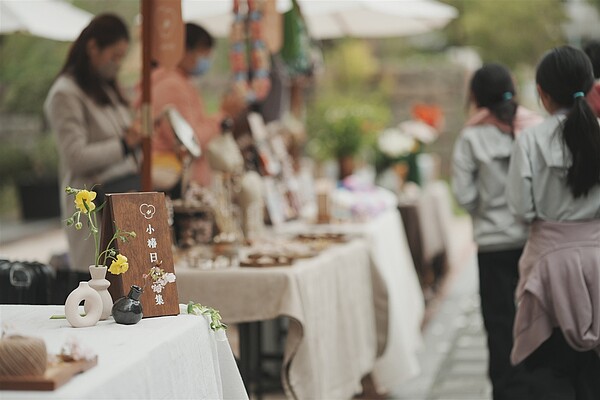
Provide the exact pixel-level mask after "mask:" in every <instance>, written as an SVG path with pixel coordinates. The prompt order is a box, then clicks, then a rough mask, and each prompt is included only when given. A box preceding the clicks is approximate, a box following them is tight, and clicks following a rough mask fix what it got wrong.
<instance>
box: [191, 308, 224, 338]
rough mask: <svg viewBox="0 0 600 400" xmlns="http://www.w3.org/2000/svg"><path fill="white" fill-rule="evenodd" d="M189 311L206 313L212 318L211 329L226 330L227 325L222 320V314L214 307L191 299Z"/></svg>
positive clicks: (197, 313)
mask: <svg viewBox="0 0 600 400" xmlns="http://www.w3.org/2000/svg"><path fill="white" fill-rule="evenodd" d="M187 313H188V314H191V315H204V316H207V317H209V318H210V329H212V330H213V331H217V330H219V329H222V330H226V329H227V325H225V324H224V323H222V322H221V314H219V311H217V310H215V309H214V308H212V307H207V306H203V305H202V304H200V303H194V302H193V301H190V302H189V303H188V305H187Z"/></svg>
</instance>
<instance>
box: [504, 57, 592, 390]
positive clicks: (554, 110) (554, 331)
mask: <svg viewBox="0 0 600 400" xmlns="http://www.w3.org/2000/svg"><path fill="white" fill-rule="evenodd" d="M536 83H537V89H538V94H539V96H540V99H541V101H542V103H543V105H544V108H545V109H546V110H547V111H548V113H549V114H550V116H549V117H547V118H546V119H545V120H544V121H543V122H542V123H541V124H539V125H537V126H535V127H533V128H531V129H528V130H527V131H526V132H523V134H521V135H520V136H519V137H518V138H517V140H516V142H515V146H514V148H513V152H512V157H511V163H510V167H509V171H508V183H507V188H506V196H507V199H508V204H509V207H510V209H511V211H512V212H513V213H514V215H515V216H517V218H519V219H520V220H521V221H525V222H531V231H530V234H529V238H528V241H527V245H526V246H525V250H524V252H523V256H522V258H521V260H520V263H519V273H520V280H519V285H518V287H517V293H516V294H517V301H518V303H517V313H516V319H515V329H514V335H515V336H514V347H513V350H512V354H511V360H512V362H513V363H514V364H519V363H521V365H524V366H525V367H526V369H527V370H528V372H529V373H530V376H531V393H530V395H529V396H528V397H527V398H528V399H531V400H542V399H543V400H550V399H560V400H575V399H577V400H586V399H590V400H591V399H600V379H599V378H600V124H599V121H598V119H596V117H595V115H594V113H593V112H592V110H591V108H590V106H589V104H588V102H587V101H586V99H585V95H586V94H587V93H589V91H590V90H591V88H592V86H593V84H594V77H593V74H592V64H591V63H590V60H589V59H588V58H587V57H586V55H585V54H584V53H583V52H582V51H581V50H577V49H575V48H573V47H570V46H563V47H559V48H556V49H553V50H551V51H550V52H548V53H547V54H546V55H545V56H544V57H543V58H542V60H541V62H540V64H539V65H538V67H537V72H536Z"/></svg>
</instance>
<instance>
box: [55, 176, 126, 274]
mask: <svg viewBox="0 0 600 400" xmlns="http://www.w3.org/2000/svg"><path fill="white" fill-rule="evenodd" d="M65 192H67V194H68V195H72V196H73V197H75V212H74V213H73V215H72V216H71V217H70V218H68V219H67V220H66V224H67V226H74V227H75V229H77V230H80V229H82V228H83V223H82V222H81V217H82V216H83V218H84V219H85V220H87V226H88V228H89V230H90V233H89V235H91V236H92V238H93V240H94V247H95V252H94V265H96V266H99V265H106V262H107V261H108V260H112V263H111V265H110V268H109V269H108V271H109V272H110V273H112V274H113V275H119V274H123V273H125V272H127V270H128V269H129V264H128V260H127V257H125V256H124V255H122V254H118V253H117V250H116V249H115V248H114V247H113V243H114V242H115V241H116V240H120V241H122V242H126V241H128V240H129V239H131V238H135V237H136V233H135V232H133V231H131V232H128V231H124V230H121V229H119V228H118V227H117V226H115V232H114V234H113V236H112V238H111V239H110V240H109V241H108V244H107V245H106V248H105V249H102V250H101V249H100V230H99V229H98V217H97V216H96V214H98V212H100V210H102V209H103V208H104V206H105V205H106V202H104V203H102V204H101V205H100V206H99V207H96V205H95V204H94V199H95V198H96V192H94V191H92V190H85V189H74V188H72V187H67V188H65ZM101 258H103V259H102V262H100V259H101Z"/></svg>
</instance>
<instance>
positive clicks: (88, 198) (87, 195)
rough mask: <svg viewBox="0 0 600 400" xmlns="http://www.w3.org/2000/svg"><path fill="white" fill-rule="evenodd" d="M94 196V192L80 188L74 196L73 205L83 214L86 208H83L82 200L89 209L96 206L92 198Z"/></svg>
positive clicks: (91, 209) (85, 212)
mask: <svg viewBox="0 0 600 400" xmlns="http://www.w3.org/2000/svg"><path fill="white" fill-rule="evenodd" d="M95 198H96V192H93V191H88V190H80V191H79V192H77V195H76V196H75V205H76V206H77V208H78V209H79V211H81V212H82V213H84V214H87V212H88V210H87V209H86V208H85V205H84V202H85V203H86V204H87V206H88V208H89V210H90V211H93V210H94V208H96V205H95V204H94V199H95Z"/></svg>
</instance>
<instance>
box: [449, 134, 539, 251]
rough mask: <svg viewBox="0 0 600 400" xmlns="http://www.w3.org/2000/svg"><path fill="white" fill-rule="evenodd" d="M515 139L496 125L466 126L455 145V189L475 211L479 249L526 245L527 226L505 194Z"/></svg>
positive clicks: (462, 201)
mask: <svg viewBox="0 0 600 400" xmlns="http://www.w3.org/2000/svg"><path fill="white" fill-rule="evenodd" d="M512 145H513V139H512V137H511V136H509V135H507V134H505V133H502V132H501V131H500V130H499V129H498V128H496V127H495V126H493V125H479V126H472V127H467V128H465V129H464V130H463V131H462V132H461V134H460V136H459V138H458V139H457V141H456V143H455V145H454V152H453V159H452V191H453V193H454V196H455V198H456V200H457V202H458V203H459V204H460V205H461V206H462V207H463V208H464V209H465V210H466V211H468V212H469V214H471V218H472V221H473V235H474V238H475V242H476V243H477V244H478V246H479V251H484V252H485V251H496V250H506V249H516V248H520V247H523V246H524V245H525V241H526V240H527V234H528V229H527V226H526V225H525V224H523V223H521V222H518V221H517V220H516V219H515V218H514V217H513V215H512V213H511V212H510V211H509V209H508V205H507V203H506V197H505V195H504V190H505V184H506V174H507V172H508V165H509V160H510V154H511V149H512Z"/></svg>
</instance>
